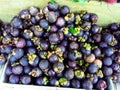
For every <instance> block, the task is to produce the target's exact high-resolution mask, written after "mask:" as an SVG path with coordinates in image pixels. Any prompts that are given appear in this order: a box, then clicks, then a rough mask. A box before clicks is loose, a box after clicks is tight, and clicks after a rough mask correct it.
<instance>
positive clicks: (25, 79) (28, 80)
mask: <svg viewBox="0 0 120 90" xmlns="http://www.w3.org/2000/svg"><path fill="white" fill-rule="evenodd" d="M20 80H21V83H22V84H24V85H28V84H30V83H31V81H32V80H31V77H30V76H28V75H23V76H21V77H20Z"/></svg>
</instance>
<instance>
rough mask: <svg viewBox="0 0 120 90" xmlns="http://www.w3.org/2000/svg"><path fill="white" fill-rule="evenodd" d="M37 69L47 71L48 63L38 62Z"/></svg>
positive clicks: (46, 61)
mask: <svg viewBox="0 0 120 90" xmlns="http://www.w3.org/2000/svg"><path fill="white" fill-rule="evenodd" d="M39 67H40V69H41V70H43V71H44V70H47V69H48V68H49V62H48V60H41V61H40V62H39Z"/></svg>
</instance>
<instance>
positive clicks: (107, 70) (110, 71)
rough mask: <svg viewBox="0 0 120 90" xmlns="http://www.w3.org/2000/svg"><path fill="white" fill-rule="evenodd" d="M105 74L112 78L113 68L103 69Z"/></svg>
mask: <svg viewBox="0 0 120 90" xmlns="http://www.w3.org/2000/svg"><path fill="white" fill-rule="evenodd" d="M103 74H104V75H105V76H111V75H112V74H113V70H112V68H111V67H103Z"/></svg>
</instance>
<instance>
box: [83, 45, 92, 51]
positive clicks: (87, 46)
mask: <svg viewBox="0 0 120 90" xmlns="http://www.w3.org/2000/svg"><path fill="white" fill-rule="evenodd" d="M84 48H85V49H86V50H91V48H92V47H91V45H90V44H88V43H85V45H84Z"/></svg>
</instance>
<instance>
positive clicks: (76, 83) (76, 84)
mask: <svg viewBox="0 0 120 90" xmlns="http://www.w3.org/2000/svg"><path fill="white" fill-rule="evenodd" d="M71 86H72V87H73V88H80V81H79V80H77V79H73V80H71Z"/></svg>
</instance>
